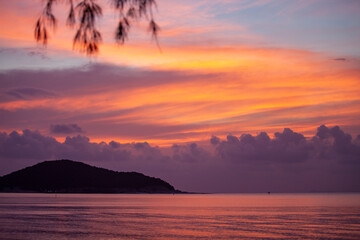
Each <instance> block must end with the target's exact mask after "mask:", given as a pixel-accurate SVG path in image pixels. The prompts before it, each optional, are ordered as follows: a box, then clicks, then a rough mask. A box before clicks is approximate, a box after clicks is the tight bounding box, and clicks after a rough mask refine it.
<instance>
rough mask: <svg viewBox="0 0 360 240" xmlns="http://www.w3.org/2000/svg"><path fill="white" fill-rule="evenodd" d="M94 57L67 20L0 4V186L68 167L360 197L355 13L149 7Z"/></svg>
mask: <svg viewBox="0 0 360 240" xmlns="http://www.w3.org/2000/svg"><path fill="white" fill-rule="evenodd" d="M97 2H98V3H99V4H101V6H102V7H103V16H102V18H101V19H100V21H98V22H97V27H98V28H99V29H100V31H101V33H102V36H103V42H102V43H101V45H100V51H99V53H98V54H97V55H96V56H92V57H89V56H86V55H84V54H83V53H80V52H78V51H76V50H73V49H72V39H73V36H74V31H75V30H74V29H72V28H69V27H66V24H65V22H66V20H65V19H66V14H67V6H66V5H65V4H61V3H60V4H57V5H56V6H55V8H54V12H55V16H56V17H57V18H58V24H57V28H56V30H55V31H54V32H50V39H49V43H48V45H47V46H46V47H43V46H42V45H39V44H37V43H36V42H35V40H34V37H33V31H34V26H35V22H36V19H37V18H38V17H39V14H40V13H41V11H42V7H43V4H44V2H43V1H41V0H39V1H36V0H34V1H22V0H13V1H6V0H0V175H4V174H8V173H10V172H11V171H14V170H18V169H20V168H22V167H26V166H29V165H31V164H35V163H37V162H41V161H44V160H55V159H62V158H67V159H72V160H78V161H83V162H86V163H89V164H91V165H95V166H100V167H106V168H109V169H113V170H116V171H138V172H142V173H144V174H147V175H151V176H155V177H160V178H162V179H164V180H166V181H168V182H169V183H171V184H172V185H174V186H175V187H176V188H178V189H181V190H185V191H195V192H268V191H275V192H312V191H315V192H316V191H360V1H358V0H346V1H344V0H298V1H293V0H222V1H220V0H199V1H190V0H184V1H175V0H157V10H155V9H154V13H155V20H156V22H157V23H158V24H159V26H160V29H161V30H160V32H159V36H158V43H159V47H158V46H157V44H156V42H155V41H154V39H152V38H151V35H150V34H149V32H148V31H147V28H148V25H147V24H148V23H147V22H146V21H140V22H138V23H135V25H134V26H133V28H132V29H131V32H130V35H129V39H128V41H127V42H126V44H125V45H119V44H117V43H116V42H115V40H114V34H115V28H116V24H117V22H116V13H115V12H114V10H113V9H112V8H111V6H110V5H109V4H108V3H109V1H107V0H97Z"/></svg>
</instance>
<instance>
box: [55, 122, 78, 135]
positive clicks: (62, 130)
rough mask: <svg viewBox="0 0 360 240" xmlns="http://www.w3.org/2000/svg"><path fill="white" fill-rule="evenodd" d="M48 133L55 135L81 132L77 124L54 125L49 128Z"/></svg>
mask: <svg viewBox="0 0 360 240" xmlns="http://www.w3.org/2000/svg"><path fill="white" fill-rule="evenodd" d="M50 132H51V133H55V134H71V133H82V132H83V130H82V129H81V127H79V126H78V125H77V124H55V125H51V126H50Z"/></svg>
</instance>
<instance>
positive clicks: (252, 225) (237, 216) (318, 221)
mask: <svg viewBox="0 0 360 240" xmlns="http://www.w3.org/2000/svg"><path fill="white" fill-rule="evenodd" d="M240 238H249V239H257V238H258V239H299V238H301V239H360V194H270V195H268V194H189V195H186V194H175V195H167V194H158V195H157V194H156V195H152V194H135V195H128V194H4V193H3V194H0V239H37V240H41V239H240Z"/></svg>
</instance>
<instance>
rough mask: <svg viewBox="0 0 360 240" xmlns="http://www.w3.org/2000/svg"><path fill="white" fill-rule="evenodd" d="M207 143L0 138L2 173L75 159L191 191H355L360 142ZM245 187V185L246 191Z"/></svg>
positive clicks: (257, 139)
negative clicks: (169, 182)
mask: <svg viewBox="0 0 360 240" xmlns="http://www.w3.org/2000/svg"><path fill="white" fill-rule="evenodd" d="M210 143H211V144H207V145H203V144H200V142H199V143H195V142H193V143H188V144H175V145H173V146H172V147H157V146H151V145H150V144H148V143H147V142H133V143H119V142H117V141H110V142H109V143H105V142H100V143H95V142H92V141H91V140H90V138H89V137H86V136H81V135H77V136H72V137H70V136H68V137H66V139H65V141H64V142H59V141H57V140H56V139H55V138H53V137H48V136H44V135H42V134H41V133H40V132H38V131H31V130H23V131H22V133H19V132H17V131H13V132H11V133H10V134H7V133H5V132H3V133H0V165H1V174H5V173H9V172H10V171H14V170H17V169H19V168H22V167H26V166H29V165H31V164H34V163H36V162H39V161H44V160H49V159H73V160H78V161H83V162H87V163H90V164H93V165H96V166H102V167H107V168H111V169H114V170H120V171H140V172H143V173H145V174H149V175H153V176H157V177H162V178H164V179H166V180H171V183H173V184H174V185H175V186H176V187H178V188H180V189H184V190H189V191H208V192H224V191H225V192H239V191H248V192H254V191H255V192H256V191H268V190H269V188H271V191H359V190H360V184H359V180H360V176H359V171H360V135H358V136H357V137H356V138H355V139H353V138H352V136H351V135H350V134H347V133H345V132H344V131H343V130H342V129H341V128H340V127H338V126H334V127H327V126H325V125H322V126H320V127H318V129H317V132H316V134H315V135H314V136H313V137H310V138H305V137H304V136H303V135H302V134H300V133H296V132H294V131H293V130H291V129H289V128H285V129H284V130H283V131H282V132H277V133H275V134H274V137H273V138H271V137H270V136H269V135H268V134H267V133H266V132H261V133H259V134H257V135H251V134H242V135H241V136H240V137H236V136H233V135H228V136H227V138H226V139H225V140H221V139H220V138H218V137H216V136H212V137H211V139H210ZM245 183H246V184H245Z"/></svg>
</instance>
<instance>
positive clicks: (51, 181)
mask: <svg viewBox="0 0 360 240" xmlns="http://www.w3.org/2000/svg"><path fill="white" fill-rule="evenodd" d="M0 191H3V192H22V191H30V192H59V193H60V192H61V193H174V192H180V191H177V190H175V189H174V187H173V186H171V185H170V184H169V183H167V182H165V181H163V180H161V179H159V178H153V177H148V176H145V175H143V174H141V173H136V172H115V171H111V170H107V169H104V168H97V167H93V166H89V165H87V164H84V163H81V162H74V161H70V160H58V161H46V162H42V163H39V164H36V165H34V166H31V167H27V168H24V169H22V170H19V171H16V172H13V173H10V174H8V175H5V176H3V177H1V178H0Z"/></svg>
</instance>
